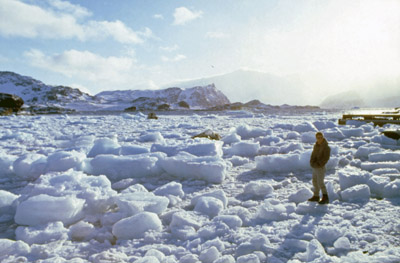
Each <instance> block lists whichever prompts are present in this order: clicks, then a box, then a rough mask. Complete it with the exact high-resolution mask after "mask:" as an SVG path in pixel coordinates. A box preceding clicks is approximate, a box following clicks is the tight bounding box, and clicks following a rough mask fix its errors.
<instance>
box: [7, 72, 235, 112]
mask: <svg viewBox="0 0 400 263" xmlns="http://www.w3.org/2000/svg"><path fill="white" fill-rule="evenodd" d="M0 93H9V94H15V95H17V96H19V97H21V98H22V99H23V100H24V102H25V105H26V106H28V107H29V106H31V107H38V106H43V105H44V106H46V107H48V108H49V107H52V108H54V107H55V108H62V109H73V110H77V111H96V110H124V109H125V108H127V107H131V106H136V107H137V108H138V109H157V107H158V106H160V105H163V104H168V105H169V106H170V108H181V107H180V106H179V105H180V104H181V105H182V103H183V102H184V103H183V104H184V105H188V106H189V107H190V108H191V109H207V108H211V107H215V106H219V105H224V104H227V103H230V102H229V100H228V98H227V97H226V96H225V95H224V94H223V93H222V92H221V91H219V90H218V89H217V88H216V87H215V85H214V84H210V85H205V86H197V87H191V88H187V89H181V88H177V87H173V88H167V89H162V90H119V91H104V92H101V93H99V94H97V95H96V96H91V95H89V94H87V93H83V92H81V91H80V90H79V89H74V88H70V87H65V86H50V85H46V84H44V83H43V82H41V81H39V80H36V79H33V78H31V77H27V76H21V75H19V74H16V73H13V72H6V71H0Z"/></svg>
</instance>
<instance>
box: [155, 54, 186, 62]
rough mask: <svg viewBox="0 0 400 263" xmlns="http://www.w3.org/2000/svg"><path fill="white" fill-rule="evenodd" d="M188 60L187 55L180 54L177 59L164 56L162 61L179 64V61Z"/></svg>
mask: <svg viewBox="0 0 400 263" xmlns="http://www.w3.org/2000/svg"><path fill="white" fill-rule="evenodd" d="M186 58H187V57H186V56H185V55H182V54H178V55H176V56H175V57H172V58H169V57H166V56H162V57H161V60H162V61H164V62H178V61H181V60H184V59H186Z"/></svg>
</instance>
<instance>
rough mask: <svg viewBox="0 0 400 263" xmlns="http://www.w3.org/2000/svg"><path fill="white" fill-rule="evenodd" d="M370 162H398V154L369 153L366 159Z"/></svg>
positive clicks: (399, 156) (399, 154) (399, 155)
mask: <svg viewBox="0 0 400 263" xmlns="http://www.w3.org/2000/svg"><path fill="white" fill-rule="evenodd" d="M368 160H369V161H370V162H396V161H399V160H400V153H398V152H384V153H383V152H380V153H371V154H370V155H369V157H368Z"/></svg>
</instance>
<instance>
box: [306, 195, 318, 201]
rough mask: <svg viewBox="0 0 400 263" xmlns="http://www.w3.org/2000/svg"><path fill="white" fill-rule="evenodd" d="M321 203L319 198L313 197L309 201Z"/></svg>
mask: <svg viewBox="0 0 400 263" xmlns="http://www.w3.org/2000/svg"><path fill="white" fill-rule="evenodd" d="M318 201H319V196H315V195H314V196H313V197H311V198H310V199H308V202H318Z"/></svg>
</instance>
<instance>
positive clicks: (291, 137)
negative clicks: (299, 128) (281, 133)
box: [286, 131, 300, 140]
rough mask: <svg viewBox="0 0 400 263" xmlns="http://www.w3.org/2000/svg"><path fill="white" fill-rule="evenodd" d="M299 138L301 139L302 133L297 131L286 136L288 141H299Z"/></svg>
mask: <svg viewBox="0 0 400 263" xmlns="http://www.w3.org/2000/svg"><path fill="white" fill-rule="evenodd" d="M298 138H300V133H298V132H296V131H291V132H288V134H286V140H297V139H298Z"/></svg>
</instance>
